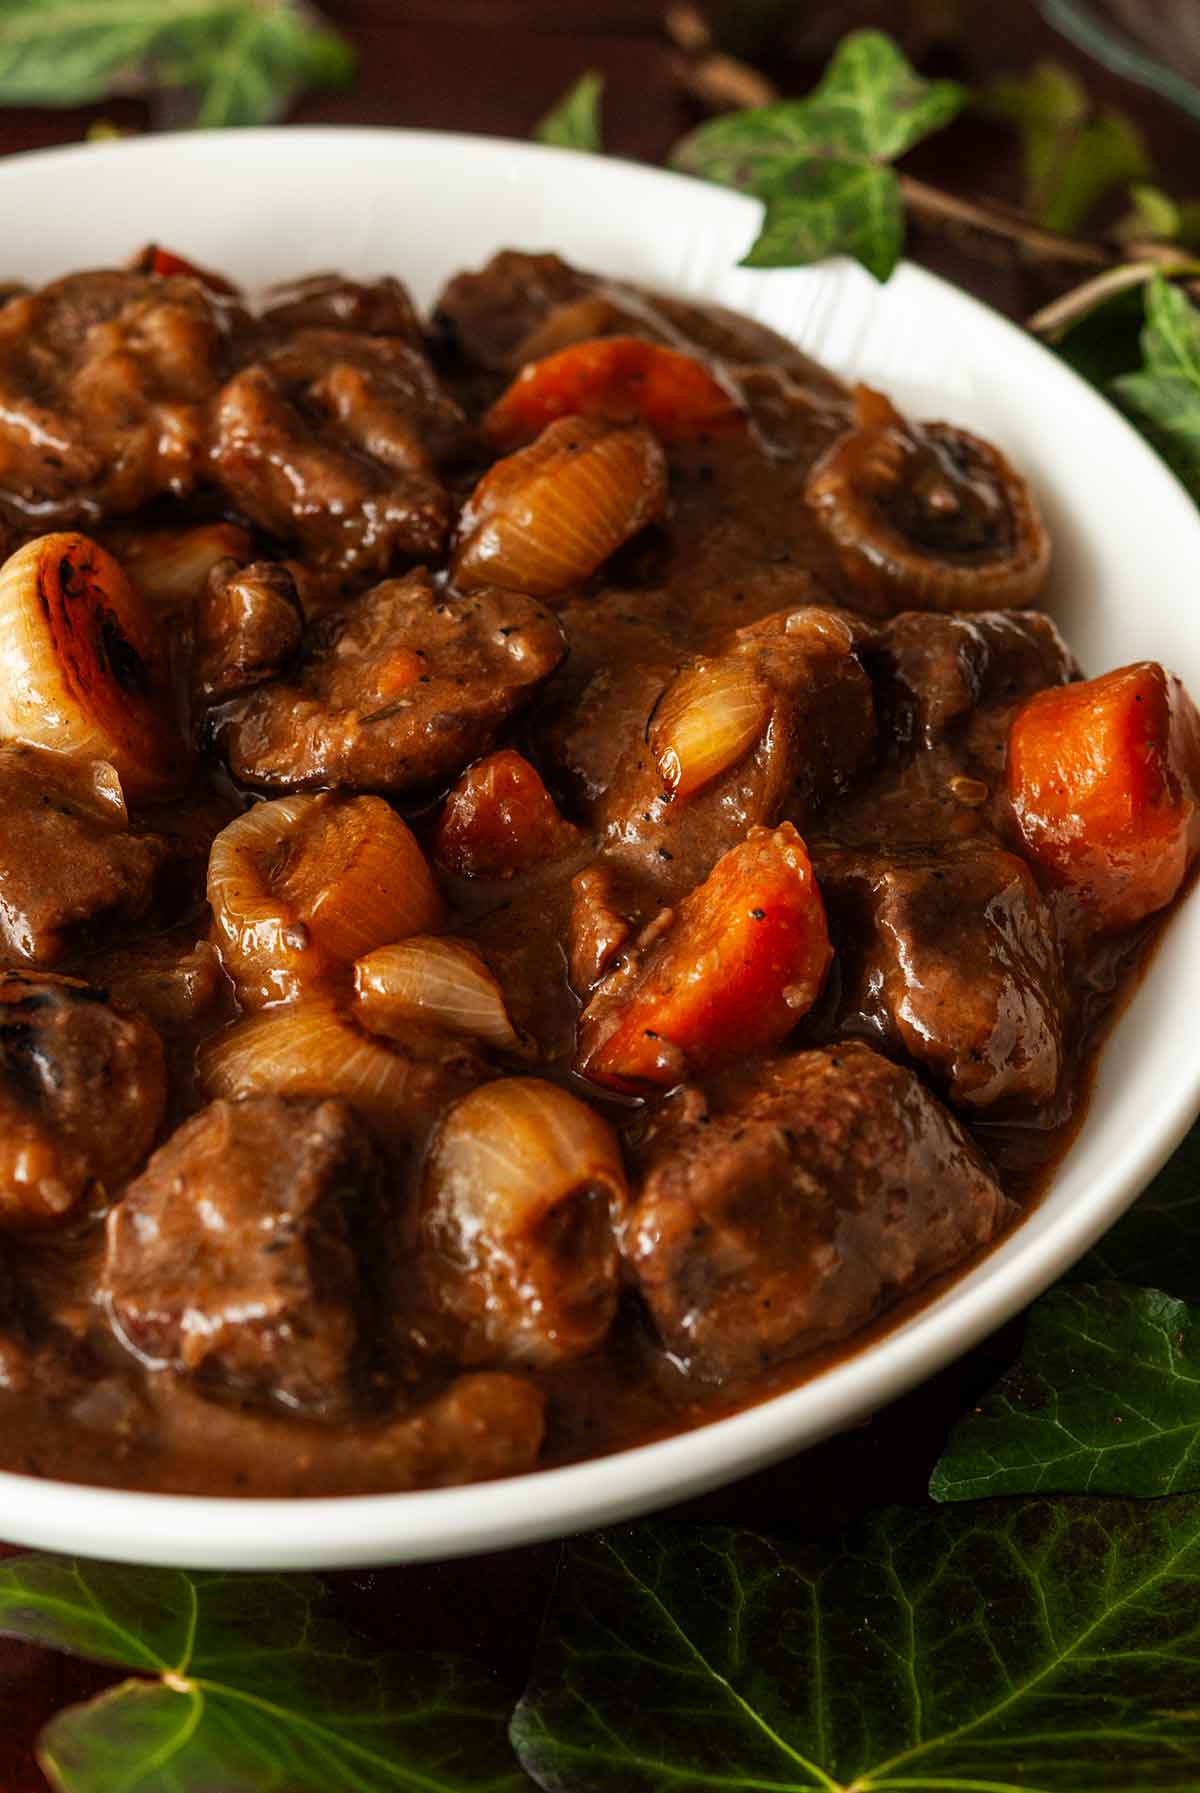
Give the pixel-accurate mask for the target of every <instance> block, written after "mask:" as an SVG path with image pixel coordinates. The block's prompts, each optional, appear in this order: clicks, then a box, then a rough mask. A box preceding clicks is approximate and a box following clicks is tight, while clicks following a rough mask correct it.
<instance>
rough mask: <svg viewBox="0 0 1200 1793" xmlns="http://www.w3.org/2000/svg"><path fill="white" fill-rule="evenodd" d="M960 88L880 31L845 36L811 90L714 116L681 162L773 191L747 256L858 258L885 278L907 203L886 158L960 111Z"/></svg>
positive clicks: (759, 192)
mask: <svg viewBox="0 0 1200 1793" xmlns="http://www.w3.org/2000/svg"><path fill="white" fill-rule="evenodd" d="M965 100H966V93H965V90H964V89H963V88H961V87H959V86H958V85H957V84H956V83H955V82H953V81H925V80H923V79H922V78H921V77H920V76H919V75H918V74H917V73H916V72H915V71H914V70H913V68H912V67H911V66H910V64H909V63H908V62H907V61H906V59H905V58H904V56H903V55H902V54H901V52H900V51H899V49H898V48H897V47H896V45H895V44H894V43H893V42H892V40H891V39H890V38H889V37H887V36H885V35H884V33H883V32H881V31H856V32H853V33H851V35H850V36H849V37H846V38H844V39H843V40H842V42H841V44H840V45H839V46H838V49H837V51H836V52H835V54H834V57H833V59H832V61H831V62H830V64H829V67H828V69H827V70H826V72H825V75H824V77H823V78H822V80H821V82H820V83H819V85H818V86H817V87H815V88H814V89H813V91H812V93H810V94H809V95H808V96H807V98H805V99H802V100H782V101H779V102H778V103H776V104H774V105H771V106H759V107H755V108H752V109H750V110H747V111H744V112H733V113H730V114H728V115H727V116H726V117H724V118H717V119H714V120H713V121H712V122H711V123H710V124H706V125H702V126H701V127H700V129H699V130H697V131H693V132H692V134H691V135H690V136H688V137H686V138H684V140H683V142H682V143H680V144H679V145H678V146H677V147H676V149H675V151H674V152H673V154H672V158H671V159H672V162H673V163H674V165H675V167H677V168H679V169H681V170H682V171H683V172H684V173H687V174H695V175H699V176H700V177H701V178H702V179H704V180H710V181H716V182H718V183H719V184H720V185H722V186H728V187H737V188H738V189H740V190H741V191H743V192H747V193H752V194H754V195H756V196H757V197H758V198H760V199H763V200H765V201H766V213H765V218H764V226H763V232H762V235H761V236H760V237H759V239H758V240H757V241H756V242H755V244H754V245H753V247H752V248H751V249H750V252H749V254H748V255H747V256H746V258H745V265H747V266H750V267H781V266H786V265H794V264H796V263H807V262H811V261H816V260H819V259H821V257H823V256H826V255H832V254H835V253H843V254H847V255H853V256H856V257H857V259H858V260H860V261H861V262H862V263H863V265H864V266H865V267H867V268H869V269H870V271H871V272H872V273H873V274H874V275H875V276H876V278H878V279H880V280H886V278H887V276H888V275H889V274H890V273H891V271H892V269H893V267H894V266H895V264H896V260H897V258H898V256H899V254H900V249H901V245H902V241H903V208H902V205H901V201H900V194H899V188H898V185H897V182H896V177H895V176H894V175H893V174H892V173H891V172H890V170H889V168H888V164H889V163H890V162H892V161H894V160H895V158H896V157H897V156H900V155H903V154H904V152H905V150H908V149H911V148H912V146H913V145H914V144H915V143H919V142H920V141H921V139H922V138H923V137H927V136H929V134H930V133H931V132H932V131H937V130H940V129H941V128H942V127H943V126H944V125H946V124H948V123H949V122H950V120H951V119H952V118H953V117H954V116H955V115H956V113H958V112H959V111H960V110H961V108H962V106H963V104H964V103H965Z"/></svg>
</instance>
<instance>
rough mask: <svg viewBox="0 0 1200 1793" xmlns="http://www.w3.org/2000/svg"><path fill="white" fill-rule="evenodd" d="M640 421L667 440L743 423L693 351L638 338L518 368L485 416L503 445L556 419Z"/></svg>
mask: <svg viewBox="0 0 1200 1793" xmlns="http://www.w3.org/2000/svg"><path fill="white" fill-rule="evenodd" d="M581 416H582V417H608V418H616V419H619V420H622V421H626V420H628V419H630V418H637V419H638V420H639V421H640V422H642V423H645V424H648V425H649V426H650V428H651V429H652V430H653V431H654V432H655V434H656V435H657V436H660V437H661V438H662V440H663V441H664V442H688V441H695V440H696V439H697V438H698V437H701V436H711V435H718V434H721V435H726V434H728V433H729V432H730V431H732V430H743V429H744V428H745V427H746V420H745V416H744V414H743V412H742V408H741V406H740V405H739V404H738V403H737V401H736V400H735V398H734V397H733V395H732V393H730V392H729V391H727V390H726V388H725V387H724V386H722V385H721V383H720V381H719V380H717V379H716V378H715V377H714V376H713V375H712V374H711V373H710V372H709V370H708V368H707V367H705V365H704V363H703V362H702V361H697V360H696V359H695V357H694V356H692V355H681V354H680V353H679V351H678V350H677V349H668V348H664V347H663V345H662V344H661V343H657V342H647V341H646V339H645V338H644V337H641V336H600V337H595V338H593V339H592V340H591V341H589V342H576V343H573V344H571V346H570V347H568V348H564V349H560V350H559V352H558V353H557V354H556V355H548V356H547V357H546V358H545V360H542V361H534V362H532V363H531V364H530V365H529V366H528V367H524V368H522V369H521V372H520V373H519V374H518V375H517V377H516V379H515V380H514V381H513V383H512V385H511V386H510V387H509V388H508V391H507V392H505V393H502V394H501V396H500V397H499V398H498V399H497V400H496V403H495V404H494V405H493V406H492V408H491V410H490V411H489V412H488V414H487V416H486V417H485V418H484V420H483V432H484V435H485V436H486V437H487V438H488V440H489V441H490V442H492V443H494V444H495V446H496V447H498V448H512V447H515V445H516V444H517V443H518V442H528V441H529V440H530V438H531V437H533V436H536V435H537V433H538V431H539V430H542V429H545V427H546V425H547V424H548V423H553V422H554V420H555V418H557V417H581Z"/></svg>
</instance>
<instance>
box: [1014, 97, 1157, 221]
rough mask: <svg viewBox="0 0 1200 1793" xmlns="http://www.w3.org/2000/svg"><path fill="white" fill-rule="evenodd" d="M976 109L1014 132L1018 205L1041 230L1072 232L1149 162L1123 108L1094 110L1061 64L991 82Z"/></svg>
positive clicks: (1143, 173) (1145, 172)
mask: <svg viewBox="0 0 1200 1793" xmlns="http://www.w3.org/2000/svg"><path fill="white" fill-rule="evenodd" d="M979 105H980V109H981V110H982V111H984V112H988V113H991V114H992V115H993V116H994V117H999V118H1006V119H1008V120H1010V121H1011V122H1012V123H1013V124H1014V125H1015V126H1016V127H1017V130H1018V131H1019V133H1020V136H1021V145H1022V157H1023V161H1024V167H1025V209H1026V210H1027V211H1028V212H1029V213H1030V214H1031V216H1032V217H1033V218H1034V220H1035V221H1036V222H1037V223H1038V224H1040V225H1043V226H1044V227H1045V228H1046V229H1047V230H1060V231H1064V232H1067V233H1070V232H1072V231H1075V230H1078V229H1079V228H1080V226H1081V225H1082V224H1083V223H1084V221H1085V220H1086V219H1087V217H1088V216H1089V214H1090V213H1091V212H1092V211H1093V209H1094V208H1095V207H1096V206H1097V205H1098V204H1099V203H1100V201H1101V200H1102V199H1103V198H1104V197H1105V195H1106V194H1108V193H1110V192H1111V191H1112V190H1113V188H1114V187H1118V186H1123V185H1125V184H1127V183H1128V182H1130V181H1137V180H1141V179H1142V178H1144V177H1145V176H1146V175H1148V174H1149V172H1150V164H1149V159H1148V157H1147V154H1146V150H1145V146H1144V144H1143V143H1142V139H1141V136H1140V134H1139V132H1138V130H1137V127H1136V125H1135V124H1134V123H1133V122H1132V120H1131V119H1129V118H1127V117H1126V115H1125V114H1124V113H1123V112H1116V111H1112V110H1106V111H1102V112H1094V111H1093V109H1092V104H1091V101H1090V100H1089V98H1088V94H1087V90H1086V88H1085V87H1084V86H1083V84H1082V83H1081V82H1080V81H1079V80H1077V79H1076V77H1075V76H1074V75H1073V74H1071V72H1070V71H1069V70H1068V69H1065V68H1061V67H1060V66H1059V65H1058V64H1057V63H1054V62H1039V63H1038V64H1037V65H1036V66H1035V68H1034V69H1033V72H1032V73H1031V74H1030V75H1028V76H1026V77H1025V78H1024V79H1023V80H1001V81H996V82H993V83H992V85H991V86H990V87H989V88H987V89H986V90H985V91H984V93H983V94H982V96H981V97H980V101H979Z"/></svg>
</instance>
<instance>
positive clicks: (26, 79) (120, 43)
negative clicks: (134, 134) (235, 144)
mask: <svg viewBox="0 0 1200 1793" xmlns="http://www.w3.org/2000/svg"><path fill="white" fill-rule="evenodd" d="M353 66H354V59H353V55H352V53H351V51H350V49H349V46H348V45H347V44H346V43H345V42H344V41H343V39H342V38H340V37H338V36H337V35H336V33H334V32H332V31H329V30H326V29H324V28H323V27H320V26H317V25H314V24H312V23H311V22H310V21H309V20H308V19H307V18H306V17H304V16H303V15H302V14H301V13H300V12H299V11H297V10H296V9H295V8H294V7H293V5H292V4H291V0H22V4H21V5H20V6H17V7H11V6H10V7H8V8H7V9H6V10H3V11H0V104H4V105H36V106H77V105H82V104H84V103H86V102H88V101H90V100H98V99H103V98H104V97H105V96H106V95H108V94H110V93H112V92H113V91H114V89H115V88H117V87H118V86H122V85H128V84H130V83H132V84H134V85H139V86H153V85H155V84H161V85H167V86H180V87H187V88H191V89H194V90H195V92H196V94H197V98H198V114H197V119H196V122H197V123H198V124H202V125H242V124H263V123H265V122H266V121H267V120H268V119H270V118H273V117H275V116H276V115H277V114H278V113H279V112H280V111H281V110H282V109H283V107H284V106H285V105H286V104H287V102H288V101H289V100H290V99H291V98H292V97H293V95H294V94H295V93H297V92H298V91H299V90H300V89H301V88H303V87H305V86H308V85H310V84H313V83H327V82H337V81H344V80H346V79H348V78H349V75H350V73H351V72H352V70H353Z"/></svg>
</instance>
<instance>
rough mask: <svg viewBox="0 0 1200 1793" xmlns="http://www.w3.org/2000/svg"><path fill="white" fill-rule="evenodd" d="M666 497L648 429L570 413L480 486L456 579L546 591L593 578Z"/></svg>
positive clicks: (469, 585) (461, 541)
mask: <svg viewBox="0 0 1200 1793" xmlns="http://www.w3.org/2000/svg"><path fill="white" fill-rule="evenodd" d="M666 501H667V475H666V465H665V462H664V461H663V455H662V450H661V449H660V448H659V446H658V443H657V442H656V441H655V439H654V437H653V436H652V435H651V434H650V432H649V430H647V429H644V428H642V426H641V425H640V424H629V425H624V426H622V425H614V424H611V423H605V422H603V421H602V420H600V419H598V418H584V417H568V418H563V419H562V420H561V421H560V422H558V423H554V424H551V425H550V427H549V429H547V430H544V431H543V432H542V434H541V435H540V436H539V437H538V439H537V441H536V442H534V443H531V444H530V446H529V447H528V448H523V449H521V450H520V452H519V453H517V454H513V455H509V456H508V457H507V459H505V460H503V461H497V462H496V465H495V466H494V467H493V468H491V470H490V471H489V472H488V473H485V474H484V476H483V478H482V479H481V480H480V482H479V484H478V485H477V486H476V488H475V490H474V492H473V493H472V494H471V497H470V498H469V500H468V501H467V504H466V506H465V508H464V510H463V513H462V517H461V518H460V520H459V526H458V536H457V540H456V544H455V552H454V579H455V583H456V584H457V585H459V586H460V587H461V588H462V589H463V590H464V591H469V590H472V589H474V588H475V587H476V586H482V585H499V586H502V587H503V588H504V589H505V590H506V591H522V592H527V593H528V594H529V596H530V597H534V598H544V597H549V596H551V595H552V594H553V593H554V592H559V591H564V590H565V589H566V588H567V586H569V585H575V584H578V582H579V581H580V580H581V579H586V578H588V577H589V576H590V575H591V574H592V573H594V572H595V571H596V568H597V567H598V566H600V565H601V564H602V563H603V562H604V561H606V560H607V559H608V557H609V555H610V554H612V553H613V552H614V550H615V549H617V548H619V547H620V546H621V543H622V542H627V541H628V540H629V538H630V537H631V536H633V535H636V534H637V532H638V530H639V529H641V528H643V527H644V526H645V525H646V524H647V523H650V522H652V521H653V520H654V518H655V517H657V516H659V515H661V513H662V510H663V507H664V506H665V504H666Z"/></svg>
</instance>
